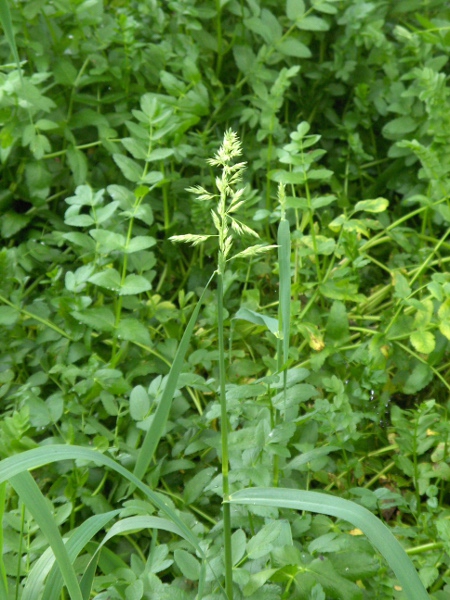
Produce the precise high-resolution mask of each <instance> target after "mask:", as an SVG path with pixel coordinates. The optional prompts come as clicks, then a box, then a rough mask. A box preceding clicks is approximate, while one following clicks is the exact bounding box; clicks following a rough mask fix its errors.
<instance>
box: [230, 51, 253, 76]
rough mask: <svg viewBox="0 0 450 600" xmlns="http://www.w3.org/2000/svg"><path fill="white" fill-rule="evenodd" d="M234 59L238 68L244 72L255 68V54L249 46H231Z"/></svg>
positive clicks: (249, 71)
mask: <svg viewBox="0 0 450 600" xmlns="http://www.w3.org/2000/svg"><path fill="white" fill-rule="evenodd" d="M233 56H234V60H235V62H236V64H237V66H238V69H239V70H240V71H242V72H243V73H244V74H248V73H251V72H252V71H253V70H254V69H255V65H256V56H255V54H254V52H253V50H252V49H251V48H250V47H249V46H238V45H234V46H233Z"/></svg>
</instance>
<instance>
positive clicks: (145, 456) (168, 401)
mask: <svg viewBox="0 0 450 600" xmlns="http://www.w3.org/2000/svg"><path fill="white" fill-rule="evenodd" d="M213 278H214V274H213V275H212V276H211V277H210V279H209V281H208V283H207V284H206V286H205V289H204V290H203V292H202V295H201V296H200V298H199V300H198V302H197V304H196V306H195V308H194V311H193V313H192V315H191V318H190V319H189V323H188V324H187V327H186V329H185V331H184V334H183V337H182V338H181V342H180V345H179V346H178V349H177V352H176V354H175V358H174V361H173V364H172V367H171V368H170V372H169V375H168V377H167V383H166V387H165V388H164V391H163V394H162V397H161V400H160V402H159V404H158V408H157V409H156V412H155V415H154V417H153V421H152V424H151V426H150V427H149V429H148V431H147V433H146V435H145V438H144V441H143V442H142V446H141V449H140V450H139V454H138V457H137V461H136V465H135V467H134V471H133V474H134V475H135V476H136V477H137V478H138V479H140V480H142V478H143V477H144V475H145V472H146V471H147V469H148V466H149V464H150V461H151V460H152V456H153V453H154V452H155V450H156V448H157V446H158V444H159V440H160V439H161V437H162V436H163V435H164V431H165V428H166V423H167V419H168V418H169V412H170V407H171V406H172V400H173V396H174V394H175V390H176V387H177V381H178V377H179V376H180V373H181V370H182V368H183V362H184V357H185V356H186V352H187V349H188V347H189V343H190V341H191V337H192V333H193V331H194V327H195V323H196V322H197V318H198V314H199V312H200V307H201V305H202V302H203V298H204V296H205V293H206V290H207V289H208V287H209V284H210V283H211V281H212V280H213Z"/></svg>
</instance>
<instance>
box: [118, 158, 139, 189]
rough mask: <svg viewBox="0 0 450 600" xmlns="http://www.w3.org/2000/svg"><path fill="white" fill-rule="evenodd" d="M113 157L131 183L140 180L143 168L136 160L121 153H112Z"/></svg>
mask: <svg viewBox="0 0 450 600" xmlns="http://www.w3.org/2000/svg"><path fill="white" fill-rule="evenodd" d="M113 159H114V162H115V163H116V165H117V166H118V167H119V169H120V170H121V171H122V174H123V176H124V177H125V178H126V179H128V180H129V181H132V182H133V183H138V181H140V180H141V177H142V175H143V168H142V167H141V166H139V164H138V163H137V162H135V161H134V160H132V159H131V158H129V157H128V156H124V155H123V154H113Z"/></svg>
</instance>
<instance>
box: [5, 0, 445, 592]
mask: <svg viewBox="0 0 450 600" xmlns="http://www.w3.org/2000/svg"><path fill="white" fill-rule="evenodd" d="M4 6H5V4H4V3H3V4H2V10H4ZM10 10H11V17H12V25H13V32H14V37H15V42H16V45H17V48H18V55H19V59H20V60H21V61H22V72H21V73H20V72H19V71H18V70H17V66H16V64H15V62H14V57H13V54H12V52H11V48H10V45H9V44H8V39H7V38H6V37H4V38H3V39H2V41H1V42H0V62H1V64H2V66H1V67H0V126H1V129H0V161H1V172H2V176H1V189H0V234H1V239H2V248H1V250H0V325H1V336H0V402H1V411H2V420H1V422H0V457H1V458H7V457H10V456H11V455H14V454H17V453H20V452H23V451H24V450H28V449H32V448H36V447H37V446H44V447H48V449H49V452H51V445H53V444H75V445H79V446H84V447H93V448H96V449H98V450H100V451H101V452H104V453H106V454H109V455H110V456H113V457H114V458H115V459H116V460H117V461H118V462H119V463H120V464H121V465H123V466H124V467H127V468H129V469H131V470H132V469H133V467H134V465H135V462H136V459H137V455H138V449H139V447H140V445H141V443H142V440H143V438H144V435H145V431H146V430H148V428H149V427H150V424H151V422H152V419H153V415H154V413H155V409H156V407H157V406H158V402H159V399H160V398H161V394H162V391H163V389H164V386H165V383H166V379H165V378H166V377H167V374H168V372H169V369H170V366H171V364H172V363H173V361H174V358H175V353H176V349H177V346H178V343H179V341H180V339H181V337H182V335H183V332H184V331H185V329H186V325H187V323H188V320H189V318H190V316H191V314H192V311H193V310H194V307H195V306H196V303H197V300H198V298H199V297H200V295H201V293H202V290H203V287H204V286H205V285H206V283H207V282H208V280H209V278H210V277H211V275H212V274H213V272H214V269H215V268H216V267H215V262H216V258H215V257H216V254H217V244H216V242H215V240H214V238H209V239H207V240H206V241H205V243H204V244H200V245H197V246H195V247H193V248H190V247H185V246H181V245H175V244H173V243H172V242H171V241H170V240H169V238H170V237H171V236H173V235H185V234H193V235H209V234H213V233H214V226H213V223H212V221H211V219H210V208H211V207H210V205H209V204H208V202H207V201H206V202H205V201H203V202H196V200H195V198H194V197H193V195H192V194H191V193H190V192H188V191H186V189H187V188H193V187H195V186H202V187H204V188H206V189H207V190H211V189H213V188H214V180H215V177H216V176H217V173H216V172H215V170H214V169H213V168H212V167H211V166H210V165H209V164H208V163H207V159H208V158H211V157H213V156H214V154H215V153H216V152H217V149H218V147H219V145H220V143H221V141H222V138H223V133H224V131H225V130H227V129H228V128H232V129H233V130H235V131H236V132H237V133H238V136H239V138H240V140H241V142H242V147H243V157H242V160H244V161H246V162H247V165H246V167H247V168H246V171H245V174H244V183H245V187H246V191H245V204H244V205H243V207H242V208H241V212H240V215H241V216H240V220H241V221H242V222H243V223H244V224H246V225H247V226H248V227H250V228H252V229H254V230H256V231H257V232H258V234H259V236H260V238H261V240H260V242H261V243H266V244H269V245H271V244H276V243H277V242H276V239H277V227H278V223H279V221H280V218H281V217H282V210H281V208H282V207H281V206H280V202H279V200H278V196H277V189H278V184H279V183H280V182H281V183H284V184H285V185H286V196H287V197H286V217H287V219H288V221H289V224H290V236H291V244H292V255H291V278H292V286H291V332H290V334H291V335H290V346H289V355H288V360H287V362H286V363H285V364H284V365H283V367H284V368H285V369H287V396H286V397H285V396H284V395H283V394H282V393H281V392H280V388H281V384H280V382H279V381H277V380H276V378H273V377H272V378H271V377H270V376H271V375H272V374H274V373H275V372H276V371H277V369H278V368H279V366H280V365H279V361H277V349H279V345H278V340H277V337H276V336H275V335H274V333H273V332H274V329H273V327H272V328H271V324H272V325H273V321H271V320H270V319H271V318H272V319H278V312H277V311H278V284H279V275H280V270H279V265H278V256H277V253H276V251H273V252H267V253H264V254H262V255H260V256H255V257H250V258H246V257H245V256H244V257H243V258H241V259H237V260H236V261H235V263H233V267H232V268H231V267H230V269H227V270H226V271H225V273H224V292H225V301H224V309H225V322H226V331H227V340H230V341H229V346H228V347H227V377H228V387H227V403H228V411H229V421H230V428H231V431H230V464H231V479H230V484H231V486H232V489H233V490H234V489H237V488H241V487H252V486H272V485H282V486H284V487H289V488H293V489H314V490H321V491H327V492H331V493H333V494H335V495H336V496H341V497H344V498H348V499H351V500H353V501H355V502H357V503H360V504H362V505H363V506H365V507H366V508H369V509H370V510H371V511H372V512H374V513H375V514H377V515H378V516H379V517H380V518H381V519H382V520H384V521H385V523H386V524H387V526H388V527H389V528H390V529H391V530H392V532H393V533H394V534H395V535H396V536H397V538H398V539H399V540H400V541H401V543H402V545H403V546H404V547H405V548H407V549H408V552H409V554H410V555H411V556H413V557H414V561H415V566H416V568H417V569H418V570H419V574H420V577H421V579H422V581H423V583H424V585H425V587H427V589H428V590H429V593H430V594H431V595H432V597H433V598H435V599H436V600H445V599H446V598H450V558H449V552H450V511H449V485H448V482H449V481H450V466H449V461H450V457H449V455H448V454H449V453H448V443H449V433H450V424H449V420H448V397H449V390H450V384H449V382H448V381H449V372H450V362H449V340H450V276H449V274H448V273H447V264H448V261H449V260H450V253H449V248H450V242H448V241H447V237H448V234H449V231H450V230H449V223H450V204H449V192H450V179H449V170H450V158H449V157H450V100H449V87H448V73H449V63H448V54H449V48H450V8H449V7H448V3H447V2H445V1H443V0H429V1H427V2H423V1H421V0H400V1H395V2H394V1H392V0H387V1H378V0H377V1H375V0H374V1H373V2H367V1H362V0H326V1H322V0H311V1H305V2H304V1H303V0H288V1H287V2H284V1H283V2H280V1H279V0H222V1H219V0H217V1H213V0H202V1H200V0H197V1H196V0H173V1H163V2H161V1H157V0H143V1H139V2H131V1H127V0H117V1H112V2H108V1H106V0H105V1H104V2H101V1H100V0H86V1H84V2H81V1H78V0H32V1H30V2H19V1H14V2H11V3H10ZM369 201H372V202H369ZM238 311H239V312H238ZM255 315H257V316H255ZM217 320H218V307H217V303H216V297H215V295H214V291H212V290H209V291H207V292H206V295H205V301H204V305H203V308H202V310H201V312H200V317H199V320H198V323H197V326H196V329H195V333H194V336H193V338H192V340H191V343H190V347H189V351H188V353H187V357H186V361H185V364H184V366H183V372H182V374H181V376H180V378H179V381H178V384H177V391H176V395H175V398H174V401H173V404H172V407H171V412H170V415H169V420H168V423H167V426H166V432H165V435H164V437H163V438H162V440H161V441H160V443H159V445H158V447H157V449H156V451H155V454H154V456H152V457H151V465H150V468H149V470H148V472H147V473H146V476H145V482H146V483H148V484H149V485H150V486H151V487H152V488H153V489H155V490H156V489H157V490H159V492H160V493H161V494H163V495H164V497H165V498H166V500H168V501H170V502H171V503H172V504H171V506H173V508H174V510H176V511H177V514H178V515H179V516H180V518H181V519H182V521H183V522H184V523H185V525H186V526H187V527H188V528H189V529H190V530H192V531H193V532H194V533H195V535H196V536H198V537H199V538H201V539H202V540H203V542H204V544H203V551H204V552H208V553H209V558H210V560H211V561H212V562H211V564H212V565H213V569H215V573H217V574H218V575H221V573H222V567H223V565H222V559H221V555H220V552H221V537H220V531H221V489H220V488H221V475H220V474H219V465H220V434H219V432H218V419H219V417H220V408H219V404H218V401H217V398H216V395H215V392H216V389H217V378H218V360H219V354H218V340H217ZM227 343H228V342H227ZM285 402H286V404H285ZM149 459H150V457H149ZM35 479H36V482H37V483H38V485H39V487H40V488H41V490H42V491H43V492H44V493H45V496H46V497H47V499H48V500H49V502H51V510H52V511H53V512H54V514H55V516H56V520H57V523H58V525H59V526H60V529H61V531H62V532H63V533H64V534H68V533H69V532H72V531H74V530H75V528H76V527H78V526H79V525H80V524H82V523H83V522H84V521H86V520H87V519H88V518H90V517H91V516H92V515H96V516H100V515H105V514H109V512H110V511H113V510H115V509H116V508H117V507H119V508H121V509H122V514H121V516H122V517H124V518H126V517H129V516H138V515H144V514H148V513H149V512H150V514H151V512H155V509H154V507H153V506H152V505H151V504H149V503H147V502H146V501H144V500H142V499H140V500H139V499H137V498H135V499H134V500H133V499H131V496H130V497H128V500H126V501H125V503H123V502H122V500H123V499H124V498H125V497H126V495H127V490H128V487H127V484H125V483H124V482H123V481H122V480H120V479H119V478H118V476H117V474H113V473H112V472H109V471H107V472H105V471H104V470H103V469H101V468H100V467H92V466H90V467H88V466H87V463H83V462H82V461H77V462H76V463H75V466H74V465H73V464H69V463H68V462H61V463H52V464H51V465H47V466H46V467H42V468H41V469H39V470H38V471H36V472H35ZM2 490H3V491H2V496H1V499H2V500H4V509H3V510H4V533H3V538H2V540H1V543H2V546H3V552H4V559H3V560H4V565H3V567H2V576H4V578H5V580H7V581H8V589H9V594H10V596H9V597H10V598H14V599H18V598H25V600H26V598H27V595H26V594H27V593H28V594H31V592H30V591H27V587H26V586H27V585H29V584H27V581H28V582H29V580H30V578H29V577H28V575H29V573H30V571H31V570H32V569H33V567H34V566H35V565H36V564H38V563H37V561H38V560H39V557H41V555H42V553H43V551H44V550H45V548H46V546H47V542H46V540H45V538H44V536H43V535H42V533H41V532H39V530H38V528H37V527H36V524H35V522H34V521H33V519H32V518H31V516H30V514H29V513H28V511H26V510H25V509H24V506H23V504H22V503H21V501H19V500H18V497H17V495H16V493H15V492H14V490H13V489H12V488H10V487H5V488H4V489H3V488H2ZM155 514H156V512H155ZM111 518H113V517H111ZM154 523H156V522H154ZM154 523H153V525H151V526H149V527H147V528H145V527H144V528H142V527H136V528H135V529H141V531H140V533H139V534H133V533H132V531H133V530H132V529H130V528H128V529H127V530H126V531H125V532H124V535H122V536H121V537H118V538H117V539H116V538H115V539H114V540H110V541H109V543H108V548H109V550H108V551H107V550H104V552H103V554H102V555H101V556H102V557H103V558H101V559H100V563H99V569H98V572H97V575H96V577H95V578H94V586H93V590H94V591H93V593H92V596H91V597H93V598H94V597H95V598H96V599H97V600H106V599H107V598H121V599H122V598H123V599H126V600H135V599H136V600H140V599H141V598H153V597H155V598H156V597H158V598H161V599H163V598H168V599H169V598H170V599H175V600H177V599H178V598H180V599H183V600H184V599H185V598H186V599H191V598H194V597H195V594H196V593H197V589H196V581H198V580H199V579H200V578H201V575H200V570H199V569H200V567H199V563H198V556H197V558H196V557H195V556H194V554H193V553H192V549H191V548H190V547H189V545H186V542H185V541H181V542H180V539H179V537H177V535H172V534H170V533H168V532H167V531H165V532H163V533H160V534H159V537H158V536H157V535H156V533H155V532H153V535H150V531H149V529H152V528H153V527H155V528H157V527H158V526H157V525H155V524H154ZM105 525H106V522H105V524H104V525H102V527H104V526H105ZM130 527H131V526H130ZM233 529H234V530H235V534H234V536H233V540H234V542H233V543H234V558H235V561H236V562H235V568H234V571H235V573H234V576H235V585H236V597H237V598H239V597H247V598H258V600H272V599H273V600H277V599H279V598H301V599H303V598H311V599H316V600H325V599H326V598H346V599H349V598H379V599H380V600H381V599H383V600H384V599H391V598H404V597H405V596H404V594H402V591H401V588H400V586H398V583H397V582H396V580H395V578H394V576H393V575H392V573H391V571H390V570H389V569H388V567H387V565H385V564H384V563H383V562H382V561H381V559H380V558H379V557H378V556H376V555H375V554H374V551H373V549H372V548H371V547H370V546H369V544H368V543H367V541H365V539H363V538H362V537H361V536H360V535H359V533H360V532H359V531H357V530H355V529H352V528H351V526H349V524H347V523H344V522H341V521H337V522H336V521H334V520H332V519H331V518H329V517H325V516H323V515H316V516H314V517H312V516H311V515H310V514H309V513H304V514H299V513H295V514H292V513H291V512H289V511H287V510H286V511H284V510H282V509H275V508H262V507H259V508H258V507H253V508H249V507H237V508H235V509H234V512H233ZM119 533H123V532H119ZM258 536H259V537H258ZM111 537H112V536H111ZM292 541H293V543H294V545H295V550H293V549H292V548H291V550H290V553H289V551H288V550H286V548H287V546H288V545H289V544H290V543H291V542H292ZM90 543H91V544H92V546H91V547H89V546H87V547H86V551H85V553H83V554H82V555H81V556H80V557H79V558H78V559H77V560H78V562H76V563H75V564H76V571H77V573H82V572H83V570H84V569H85V568H86V565H87V561H88V558H89V556H90V555H91V554H92V553H93V551H94V550H95V548H97V546H96V545H95V544H96V543H97V542H95V541H92V542H90ZM236 557H237V558H236ZM39 564H40V563H39ZM35 573H36V570H35ZM40 583H41V584H43V581H40ZM208 586H209V587H208ZM215 586H216V582H215V579H214V576H213V574H212V573H210V574H209V575H208V576H207V577H206V591H205V596H204V597H205V598H211V599H212V598H216V597H217V598H219V597H221V596H220V591H217V589H216V587H215ZM33 589H34V588H33ZM24 590H25V591H24ZM39 593H41V592H39ZM58 593H59V592H58ZM30 597H32V596H30ZM34 597H35V598H37V596H34ZM49 597H50V596H49ZM57 597H58V598H59V597H64V596H57Z"/></svg>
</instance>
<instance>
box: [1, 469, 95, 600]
mask: <svg viewBox="0 0 450 600" xmlns="http://www.w3.org/2000/svg"><path fill="white" fill-rule="evenodd" d="M9 482H10V484H11V485H12V486H13V488H14V489H15V490H16V492H17V493H18V494H19V496H20V498H21V500H22V502H23V503H24V504H25V506H26V507H27V509H28V511H29V512H30V513H31V515H32V517H33V519H34V520H35V521H36V523H37V524H38V525H39V528H40V530H41V531H42V533H43V534H44V535H45V537H46V538H47V541H48V543H49V544H50V547H51V548H52V550H53V553H54V555H55V557H56V561H57V562H58V566H59V569H60V571H61V575H62V577H63V579H64V583H65V584H66V587H67V589H68V591H69V594H70V598H71V600H83V596H82V594H81V590H80V586H79V584H78V579H77V576H76V573H75V571H74V568H73V566H72V562H71V560H70V558H69V555H68V554H67V549H66V547H65V545H64V542H63V540H62V537H61V534H60V533H59V529H58V526H57V525H56V523H55V520H54V518H53V515H52V514H51V512H50V510H49V508H48V506H47V503H46V501H45V498H44V496H43V495H42V492H41V490H40V489H39V487H38V485H37V483H36V482H35V481H34V479H33V477H32V476H31V475H30V473H28V472H27V471H24V472H22V473H18V474H17V475H14V476H13V477H11V478H10V480H9Z"/></svg>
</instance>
